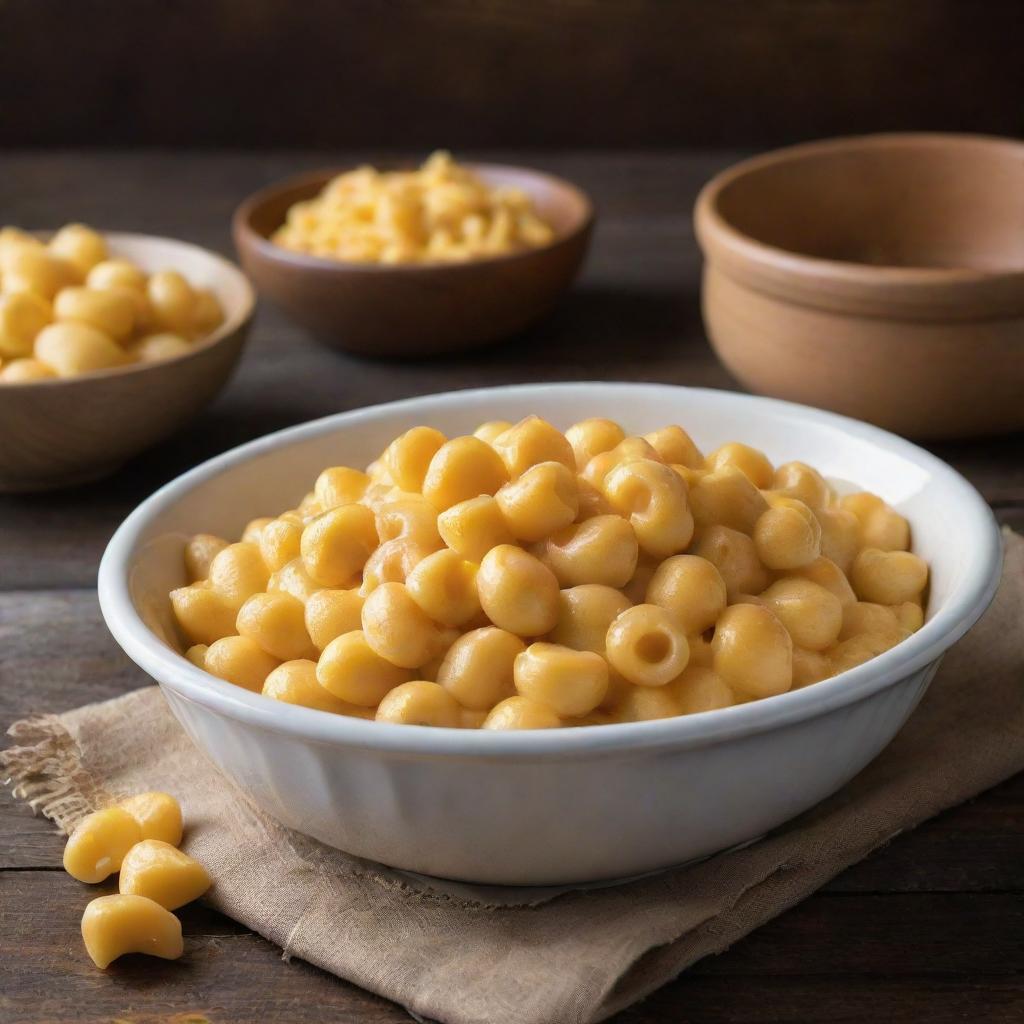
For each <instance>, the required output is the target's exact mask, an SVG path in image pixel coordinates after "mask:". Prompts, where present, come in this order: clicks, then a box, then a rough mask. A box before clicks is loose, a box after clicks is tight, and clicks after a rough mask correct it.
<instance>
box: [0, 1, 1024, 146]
mask: <svg viewBox="0 0 1024 1024" xmlns="http://www.w3.org/2000/svg"><path fill="white" fill-rule="evenodd" d="M899 128H932V129H961V130H972V131H987V132H996V133H1003V134H1011V135H1019V134H1021V133H1022V132H1024V0H981V2H971V0H703V2H698V0H678V2H677V0H559V2H540V0H477V2H472V0H377V2H372V0H0V139H2V143H3V144H4V145H6V146H15V145H18V146H25V145H30V146H34V145H43V146H50V145H77V144H109V145H136V144H142V145H175V146H177V145H186V146H265V145H301V146H313V147H320V146H322V147H345V146H348V147H377V148H396V149H397V148H405V149H408V148H410V147H428V146H435V145H448V146H452V147H471V146H478V147H480V146H494V145H502V146H552V147H555V146H570V145H571V146H592V147H602V146H620V145H631V146H652V147H669V146H671V147H678V146H691V145H703V146H706V145H727V146H731V145H768V144H773V143H777V142H785V141H793V140H797V139H801V138H809V137H814V136H821V135H830V134H837V133H845V132H857V131H864V130H873V129H899Z"/></svg>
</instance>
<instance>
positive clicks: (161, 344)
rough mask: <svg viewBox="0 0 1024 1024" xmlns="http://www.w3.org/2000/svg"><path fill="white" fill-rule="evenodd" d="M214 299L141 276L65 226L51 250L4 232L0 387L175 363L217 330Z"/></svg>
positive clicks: (89, 235) (179, 280)
mask: <svg viewBox="0 0 1024 1024" xmlns="http://www.w3.org/2000/svg"><path fill="white" fill-rule="evenodd" d="M223 320H224V312H223V310H222V309H221V306H220V302H219V301H218V300H217V297H216V296H215V295H214V294H213V292H211V291H208V290H207V289H204V288H193V287H192V285H191V284H189V282H188V281H186V280H185V278H184V277H183V276H182V275H181V274H179V273H178V271H176V270H160V271H157V272H156V273H154V274H149V275H147V274H145V273H144V272H143V271H142V270H140V269H139V268H138V267H136V266H135V265H134V264H132V263H129V262H128V261H127V260H122V259H114V258H111V256H110V254H109V253H108V252H107V244H106V241H105V240H104V239H103V236H102V235H100V234H98V233H97V232H95V231H93V230H92V229H91V228H87V227H86V226H85V225H84V224H67V225H65V226H64V227H62V228H61V229H60V230H59V231H58V232H57V233H56V234H55V235H54V236H53V237H52V238H51V239H50V241H49V242H47V243H45V244H44V243H43V242H42V241H40V240H39V239H38V238H36V237H35V236H34V235H30V234H27V233H26V232H23V231H19V230H18V229H17V228H12V227H6V228H2V229H0V384H3V383H6V384H17V383H26V382H30V381H37V380H47V379H49V378H54V377H76V376H79V375H80V374H83V373H92V372H94V371H97V370H109V369H114V368H116V367H119V366H128V365H131V364H132V363H151V362H156V361H158V360H161V359H171V358H173V357H174V356H178V355H182V354H184V353H186V352H190V351H191V350H192V345H193V343H194V342H196V341H198V340H200V339H202V338H204V337H206V336H207V335H209V334H210V333H212V332H213V331H214V330H215V329H216V328H217V327H219V326H220V324H221V323H222V321H223Z"/></svg>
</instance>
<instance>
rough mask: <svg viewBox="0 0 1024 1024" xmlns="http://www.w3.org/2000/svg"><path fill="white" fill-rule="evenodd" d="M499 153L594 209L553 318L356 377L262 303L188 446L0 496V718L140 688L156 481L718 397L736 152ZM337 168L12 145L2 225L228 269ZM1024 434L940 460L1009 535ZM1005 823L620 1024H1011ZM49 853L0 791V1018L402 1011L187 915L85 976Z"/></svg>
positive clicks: (706, 969)
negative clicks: (497, 389) (527, 408)
mask: <svg viewBox="0 0 1024 1024" xmlns="http://www.w3.org/2000/svg"><path fill="white" fill-rule="evenodd" d="M502 155H503V156H507V157H509V158H510V159H512V160H515V161H520V162H523V163H528V164H532V165H536V166H539V167H545V168H548V169H550V170H553V171H555V172H556V173H561V174H564V175H566V176H568V177H570V178H572V179H573V180H575V181H577V182H579V183H580V184H581V185H582V186H583V187H584V188H586V189H587V190H588V191H589V192H590V193H591V194H592V195H593V197H594V198H595V200H596V201H597V204H598V207H599V211H600V222H599V226H598V230H597V234H596V237H595V240H594V246H593V250H592V254H591V257H590V260H589V263H588V266H587V268H586V272H585V274H584V275H583V278H582V281H581V282H580V284H579V286H578V287H577V289H576V291H575V292H574V294H573V295H572V296H571V297H570V298H569V299H568V300H567V301H566V302H565V303H564V305H563V306H562V307H561V308H560V309H559V310H558V311H557V312H556V313H555V314H554V315H553V316H552V317H551V318H550V319H549V320H548V321H547V322H546V323H545V324H543V325H541V326H539V327H537V328H536V329H534V330H533V331H531V332H529V334H527V335H525V336H523V337H520V338H517V339H516V340H515V341H513V342H509V343H507V344H504V345H502V346H499V347H495V348H491V349H489V350H486V351H483V352H478V353H474V354H469V355H465V356H460V357H457V358H446V359H442V360H438V361H432V362H417V363H372V362H364V361H357V360H355V359H348V358H345V357H343V356H339V355H337V354H335V353H333V352H329V351H326V350H324V349H321V348H319V347H317V346H316V345H315V344H314V343H313V342H312V341H310V340H309V339H308V338H306V337H304V336H303V334H302V333H301V332H299V331H298V330H296V329H294V328H293V327H291V326H290V325H289V324H288V323H287V321H285V320H284V319H283V318H282V317H281V316H279V315H278V314H277V313H276V312H275V311H274V310H271V309H269V308H262V309H260V310H259V312H258V315H257V320H256V324H255V326H254V330H253V334H252V341H251V344H250V347H249V350H248V353H247V356H246V358H245V359H244V361H243V364H242V366H241V368H240V370H239V372H238V375H237V377H236V378H235V379H234V381H233V382H232V383H231V385H230V386H229V388H228V390H227V392H226V393H225V394H224V395H223V396H222V397H221V399H220V400H219V401H218V402H217V403H216V404H215V405H214V406H213V407H212V408H211V409H210V410H209V411H208V412H207V413H206V415H204V416H203V417H202V418H201V419H200V420H198V421H196V422H195V423H194V424H193V425H192V426H191V427H190V428H188V429H187V430H186V431H185V432H183V433H182V434H181V435H179V436H178V437H176V438H174V439H173V440H171V441H169V442H167V443H166V444H163V445H161V446H160V447H159V448H156V449H154V450H153V451H151V452H149V453H147V454H144V455H143V456H141V457H140V458H139V459H137V460H136V461H135V462H133V463H132V464H130V465H128V466H126V467H125V468H124V470H123V471H122V472H120V473H119V474H118V475H117V476H115V477H114V478H112V479H110V480H107V481H105V482H102V483H99V484H95V485H93V486H89V487H83V488H80V489H78V490H74V491H69V492H66V493H56V494H44V495H38V496H30V497H17V498H15V497H6V498H0V726H2V727H3V728H6V727H7V726H8V725H9V724H10V723H11V722H13V721H14V720H16V719H18V718H20V717H23V716H25V715H26V714H29V713H31V712H36V711H61V710H65V709H67V708H71V707H73V706H76V705H79V704H84V703H86V702H89V701H94V700H101V699H103V698H105V697H112V696H114V695H116V694H119V693H123V692H125V691H126V690H130V689H132V688H134V687H137V686H141V685H143V684H144V683H146V681H147V680H146V678H145V677H144V676H143V674H142V673H141V672H140V671H139V670H138V669H136V668H135V666H134V665H132V664H131V663H130V662H129V661H128V659H127V658H126V657H125V656H124V655H123V654H122V653H121V651H120V650H119V649H118V648H117V646H116V645H115V643H114V642H113V640H112V639H111V638H110V636H109V635H108V633H107V631H106V629H105V627H104V626H103V623H102V621H101V619H100V615H99V609H98V607H97V603H96V595H95V592H94V585H95V579H96V567H97V564H98V562H99V559H100V555H101V553H102V551H103V547H104V545H105V543H106V541H107V539H108V537H109V536H110V534H111V532H112V531H113V529H114V528H115V527H116V526H117V525H118V523H120V521H121V520H122V518H123V517H124V516H125V514H126V513H127V512H128V511H129V510H130V509H131V508H133V507H134V506H135V505H136V504H137V503H138V502H139V501H140V500H142V499H143V498H144V497H145V496H146V495H148V494H149V493H150V492H151V491H152V490H153V489H154V488H156V487H157V486H158V485H160V484H162V483H163V482H164V481H166V480H169V479H170V478H172V477H174V476H176V475H177V474H178V473H180V472H182V471H183V470H185V469H187V468H188V467H189V466H191V465H193V464H194V463H196V462H198V461H200V460H202V459H205V458H207V457H208V456H210V455H213V454H215V453H217V452H219V451H222V450H223V449H225V448H228V447H230V446H232V445H235V444H238V443H240V442H242V441H245V440H248V439H250V438H253V437H256V436H258V435H260V434H264V433H266V432H268V431H271V430H276V429H278V428H280V427H285V426H288V425H289V424H292V423H298V422H300V421H303V420H307V419H311V418H314V417H317V416H323V415H325V414H327V413H333V412H337V411H339V410H342V409H351V408H354V407H356V406H361V405H366V404H369V403H372V402H382V401H388V400H390V399H396V398H403V397H406V396H410V395H418V394H424V393H428V392H433V391H443V390H449V389H453V388H464V387H469V386H473V385H482V384H500V383H506V382H518V381H543V380H573V379H601V380H654V381H666V382H673V383H680V384H695V385H705V386H711V387H723V388H729V387H735V384H734V382H732V381H731V380H730V379H729V377H728V375H727V374H726V373H725V371H724V370H723V369H722V368H721V367H720V366H719V365H718V363H717V362H716V361H715V358H714V356H713V354H712V353H711V350H710V349H709V348H708V346H707V344H706V342H705V341H704V338H703V332H702V329H701V323H700V313H699V303H698V294H697V290H698V277H699V266H700V260H699V254H698V251H697V247H696V245H695V242H694V238H693V232H692V229H691V225H690V212H689V211H690V208H691V206H692V204H693V200H694V197H695V195H696V192H697V189H698V188H699V186H700V184H701V183H702V182H703V181H704V180H705V179H706V178H707V177H708V176H709V175H710V174H712V173H713V172H714V171H716V170H718V169H719V168H720V167H722V166H724V165H725V164H727V163H728V162H730V161H731V160H732V159H734V158H735V156H736V154H730V153H709V154H702V153H690V154H685V155H682V154H659V155H653V154H592V155H589V154H588V155H584V154H575V155H552V154H547V153H546V154H539V153H516V154H502ZM351 159H352V155H351V154H349V155H347V156H341V155H336V156H335V158H333V159H332V158H331V157H325V156H324V155H323V154H308V153H255V154H246V155H239V154H234V153H231V154H229V153H219V154H207V155H187V156H186V155H180V154H174V155H172V154H167V153H152V152H151V153H145V154H139V153H104V154H98V153H91V152H75V153H63V152H47V153H10V152H9V153H5V154H3V155H2V156H0V223H7V222H10V223H16V224H20V225H23V226H28V227H37V226H38V227H48V226H56V225H58V224H60V223H63V222H64V221H67V220H84V221H86V222H88V223H90V224H93V225H96V226H98V227H101V228H108V229H122V230H137V231H145V232H155V233H158V234H166V235H174V236H177V237H181V238H184V239H189V240H191V241H194V242H198V243H200V244H202V245H207V246H210V247H212V248H214V249H217V250H220V251H222V252H230V240H229V232H228V223H229V218H230V215H231V211H232V208H233V206H234V205H235V203H236V202H237V201H238V200H239V199H240V198H241V197H242V196H244V195H245V194H246V193H248V192H250V191H252V190H253V189H254V188H257V187H259V186H261V185H263V184H265V183H268V182H270V181H272V180H274V179H276V178H279V177H281V176H283V175H285V174H289V173H292V172H295V171H297V170H301V169H304V168H309V167H313V166H322V165H327V164H332V163H338V164H345V163H348V162H350V160H351ZM2 400H3V399H2V396H0V401H2ZM1021 442H1022V438H1021V437H1016V438H1003V439H998V440H990V441H980V442H975V443H957V444H942V445H936V446H935V447H934V450H935V451H936V452H937V453H938V454H939V455H940V456H941V457H943V458H945V459H947V460H948V461H949V462H951V463H952V464H953V465H955V466H956V467H958V468H959V469H960V470H961V471H962V472H963V473H964V474H965V475H966V476H967V477H968V478H969V479H970V480H971V481H972V482H973V483H974V484H975V485H976V486H977V487H978V488H979V489H980V490H981V491H982V493H983V494H984V495H985V497H986V498H987V499H988V500H989V501H990V502H991V503H992V505H993V507H994V508H995V509H996V512H997V514H998V515H999V518H1000V519H1001V520H1002V521H1003V522H1006V523H1010V524H1011V525H1014V526H1016V527H1017V528H1022V527H1024V459H1022V457H1021V452H1022V443H1021ZM2 443H3V439H2V438H0V444H2ZM1022 812H1024V779H1017V780H1013V781H1010V782H1007V783H1005V784H1004V785H1002V786H999V787H997V788H996V789H995V790H993V791H991V792H990V793H987V794H985V795H984V796H982V797H980V798H979V799H977V800H975V801H973V802H972V803H971V804H969V805H967V806H964V807H960V808H958V809H957V810H954V811H951V812H949V813H947V814H944V815H942V816H941V817H939V818H938V819H936V820H934V821H932V822H929V823H928V824H926V825H924V826H923V827H921V828H920V829H918V830H917V831H916V832H914V833H912V834H910V835H907V836H904V837H901V838H900V839H899V840H897V841H895V842H894V843H892V845H891V846H889V847H888V848H886V849H885V850H882V851H880V852H879V853H877V854H875V855H874V856H872V857H870V858H869V859H868V860H867V861H865V862H864V863H862V864H859V865H857V866H856V867H855V868H853V869H851V870H849V871H847V872H846V873H845V874H843V875H841V876H840V877H839V878H837V879H836V880H835V881H834V882H832V883H831V884H830V885H828V886H827V887H826V888H825V889H823V890H822V891H821V892H820V893H818V894H817V895H815V896H814V897H813V898H811V899H809V900H807V901H806V902H805V903H804V904H802V905H801V906H799V907H797V908H796V909H794V910H791V911H790V912H789V913H787V914H785V915H784V916H782V917H781V918H779V919H777V920H775V921H773V922H772V923H770V924H769V925H767V926H766V927H764V928H762V929H761V930H760V931H758V932H757V933H755V934H754V935H752V936H750V937H749V938H748V939H746V940H744V941H743V942H741V943H739V944H738V945H737V946H736V947H734V948H733V949H731V950H730V951H729V952H727V953H725V954H724V955H722V956H718V957H714V958H711V959H708V960H705V961H703V962H702V963H699V964H697V965H696V966H695V967H693V968H692V969H691V970H689V971H688V972H687V973H686V974H685V975H684V976H683V977H682V978H680V979H679V980H678V981H676V982H675V983H674V984H671V985H668V986H666V987H665V988H664V989H662V990H661V991H660V992H658V993H657V994H656V995H654V996H653V997H651V998H650V999H649V1000H647V1001H646V1002H645V1003H643V1004H641V1005H639V1006H636V1007H634V1008H633V1009H631V1010H629V1011H627V1012H626V1013H624V1014H622V1015H621V1016H620V1017H619V1018H618V1019H619V1020H621V1021H622V1022H623V1024H627V1022H629V1024H641V1022H652V1024H653V1022H655V1021H665V1022H668V1021H673V1022H675V1021H682V1020H685V1021H687V1022H688V1024H702V1022H709V1024H710V1022H715V1024H726V1022H755V1021H756V1022H768V1021H774V1022H780V1021H793V1022H803V1024H811V1022H826V1021H828V1022H840V1021H844V1022H861V1021H866V1020H878V1021H888V1022H903V1021H906V1022H910V1021H914V1022H916V1021H920V1020H923V1019H927V1020H929V1021H930V1022H931V1024H942V1022H946V1021H950V1022H952V1021H964V1020H967V1021H972V1022H974V1021H979V1022H980V1021H988V1022H1007V1024H1008V1022H1011V1021H1021V1020H1024V973H1022V972H1024V947H1022V944H1021V941H1020V938H1021V929H1022V926H1024V813H1022ZM62 845H63V844H62V841H61V838H60V837H59V836H58V835H56V834H55V832H54V829H53V827H52V826H51V825H50V824H49V823H47V822H46V821H44V820H41V819H38V818H33V817H32V816H31V815H30V814H28V813H27V812H26V811H25V809H24V808H23V807H20V806H15V805H14V803H13V802H12V801H11V799H10V797H9V796H8V795H7V794H6V791H5V792H4V794H3V795H2V796H0V1020H3V1021H5V1022H7V1024H29V1022H31V1024H37V1022H43V1021H46V1022H51V1021H54V1022H57V1021H76V1022H77V1021H115V1020H116V1021H119V1022H124V1021H128V1022H133V1024H142V1022H156V1021H171V1020H173V1021H175V1022H177V1024H184V1022H186V1021H192V1020H195V1021H210V1022H213V1024H227V1022H231V1024H236V1022H246V1021H253V1022H256V1021H259V1022H261V1024H263V1022H267V1021H275V1022H276V1021H281V1022H289V1024H290V1022H296V1024H298V1022H300V1021H301V1022H314V1021H352V1022H359V1024H370V1022H385V1021H388V1022H391V1021H393V1022H402V1021H405V1020H407V1019H408V1018H407V1016H406V1015H405V1013H404V1011H402V1010H401V1009H400V1008H398V1007H396V1006H394V1005H393V1004H390V1003H388V1002H386V1001H384V1000H382V999H379V998H377V997H375V996H372V995H369V994H367V993H366V992H363V991H361V990H359V989H357V988H354V987H353V986H351V985H349V984H346V983H345V982H341V981H338V980H337V979H335V978H333V977H330V976H328V975H326V974H323V973H320V972H319V971H317V970H315V969H313V968H311V967H309V966H307V965H305V964H303V963H300V962H293V963H290V964H284V963H282V962H281V961H280V959H279V953H278V951H277V950H276V949H275V948H274V947H272V946H271V945H270V944H269V943H267V942H265V941H264V940H263V939H261V938H259V937H258V936H256V935H253V934H251V933H249V932H247V931H246V930H245V929H244V928H241V927H239V926H238V925H236V924H235V923H234V922H232V921H230V920H228V919H226V918H223V917H221V916H219V915H217V914H215V913H213V912H210V911H207V910H204V909H202V908H193V909H190V910H187V911H186V912H185V919H186V920H185V926H186V932H187V934H188V936H189V940H188V954H187V956H186V958H185V960H184V961H183V962H181V963H177V964H166V963H163V962H161V961H152V960H146V961H145V962H142V961H141V958H132V959H131V960H129V961H126V962H125V963H123V964H122V965H120V966H118V967H117V968H116V969H114V970H112V971H110V972H109V973H106V974H104V973H101V972H99V971H96V970H95V969H94V968H93V967H92V966H91V964H89V963H88V961H87V959H86V957H85V955H84V953H83V951H82V949H81V944H80V939H79V936H78V919H79V915H80V913H81V908H82V893H81V890H80V887H79V886H78V885H77V883H75V882H74V881H72V880H71V879H70V878H69V877H68V876H67V875H65V874H64V873H63V871H61V870H60V863H61V850H62ZM553 1024H559V1022H553Z"/></svg>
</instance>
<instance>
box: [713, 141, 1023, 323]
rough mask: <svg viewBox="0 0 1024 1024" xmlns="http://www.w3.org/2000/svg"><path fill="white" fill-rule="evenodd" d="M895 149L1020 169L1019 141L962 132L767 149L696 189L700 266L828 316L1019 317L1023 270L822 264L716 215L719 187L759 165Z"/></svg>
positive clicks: (827, 260) (956, 318)
mask: <svg viewBox="0 0 1024 1024" xmlns="http://www.w3.org/2000/svg"><path fill="white" fill-rule="evenodd" d="M901 148H912V149H918V150H925V151H927V150H929V149H936V148H942V149H946V150H949V149H986V150H997V151H1002V152H1004V153H1005V154H1007V155H1009V156H1011V157H1015V158H1017V159H1019V160H1020V161H1021V163H1022V165H1024V142H1019V141H1017V140H1015V139H1009V138H1002V137H999V136H994V135H976V134H969V133H952V132H950V133H945V132H882V133H876V134H870V135H852V136H844V137H841V138H833V139H823V140H819V141H815V142H806V143H801V144H799V145H795V146H787V147H785V148H782V149H777V150H773V151H771V152H768V153H764V154H761V155H759V156H755V157H752V158H750V159H747V160H742V161H740V162H739V163H736V164H733V165H731V166H730V167H728V168H726V169H725V170H723V171H721V172H719V173H718V174H716V175H715V176H714V177H713V178H712V179H711V180H710V181H708V182H707V183H706V184H705V185H704V187H703V188H702V189H701V191H700V194H699V195H698V197H697V202H696V205H695V207H694V227H695V231H696V234H697V240H698V242H699V244H700V246H701V249H702V251H703V253H704V256H705V259H706V261H707V262H708V263H709V264H714V265H715V268H716V269H717V270H721V271H722V272H724V273H726V274H727V275H728V276H731V277H733V278H735V279H736V280H738V281H740V282H742V283H744V284H746V285H748V286H750V287H752V288H755V289H757V290H758V291H762V292H765V293H767V294H769V295H772V296H774V297H777V298H781V299H783V300H786V301H792V302H797V303H799V304H801V305H807V306H812V307H816V308H820V309H827V310H829V311H832V312H836V311H845V312H849V313H854V314H858V315H864V316H878V317H885V318H894V317H895V318H899V319H908V320H958V321H959V320H985V319H993V318H997V317H1005V316H1012V315H1019V314H1021V313H1024V268H1020V267H1008V268H1007V269H1005V270H988V269H979V268H970V267H927V266H921V267H904V266H879V265H875V264H866V263H855V262H851V261H846V260H832V259H825V258H822V257H818V256H810V255H806V254H804V253H800V252H795V251H793V250H789V249H783V248H781V247H779V246H775V245H771V244H769V243H766V242H762V241H760V240H758V239H755V238H753V237H752V236H751V235H748V234H747V233H746V232H744V231H742V230H740V229H739V228H737V227H735V226H734V225H733V224H732V223H731V222H730V221H729V220H728V219H727V218H726V217H725V216H724V215H723V214H722V212H721V209H720V205H719V201H720V199H721V196H722V193H723V192H724V190H725V189H726V188H727V187H729V186H730V185H732V184H734V183H735V182H736V181H738V180H740V179H742V178H744V177H746V176H747V175H749V174H751V173H754V172H757V171H760V170H762V169H764V168H765V167H770V166H778V165H783V164H787V163H791V162H795V161H800V160H804V159H807V158H809V157H810V158H813V157H815V156H818V155H821V154H823V153H841V152H844V151H845V152H849V151H856V150H864V149H901Z"/></svg>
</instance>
